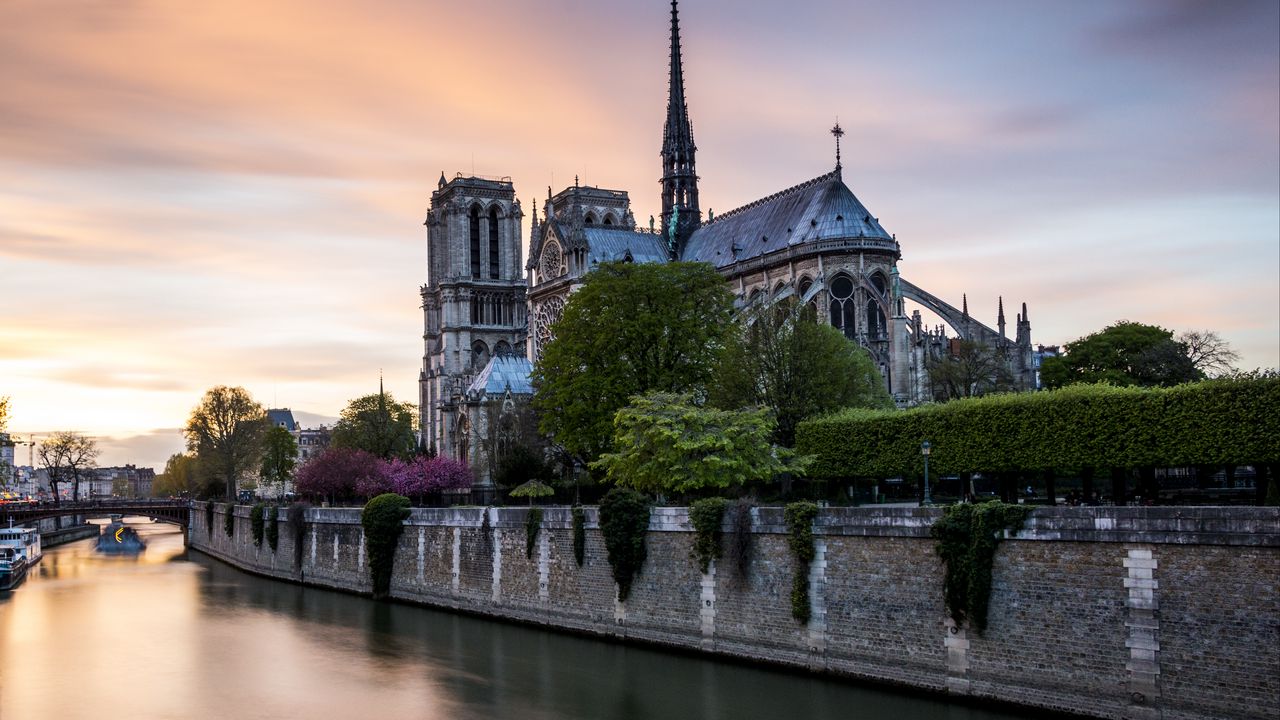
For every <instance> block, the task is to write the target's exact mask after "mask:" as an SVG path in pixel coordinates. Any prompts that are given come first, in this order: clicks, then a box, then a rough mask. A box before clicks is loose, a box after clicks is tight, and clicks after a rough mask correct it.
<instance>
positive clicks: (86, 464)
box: [36, 431, 98, 503]
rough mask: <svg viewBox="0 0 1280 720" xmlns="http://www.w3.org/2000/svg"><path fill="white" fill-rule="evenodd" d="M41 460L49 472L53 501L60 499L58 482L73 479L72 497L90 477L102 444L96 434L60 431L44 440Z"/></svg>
mask: <svg viewBox="0 0 1280 720" xmlns="http://www.w3.org/2000/svg"><path fill="white" fill-rule="evenodd" d="M36 455H37V456H38V457H39V458H40V464H41V465H43V466H44V468H45V471H46V472H48V474H49V489H50V490H52V491H53V501H54V502H55V503H57V502H60V499H61V498H60V497H59V492H58V485H59V484H61V483H64V482H70V483H72V491H71V497H72V499H76V498H78V497H79V495H80V481H81V480H84V479H86V478H87V477H88V474H89V472H90V471H92V470H93V467H94V465H95V462H96V460H97V457H98V447H97V444H96V443H94V441H93V438H90V437H86V436H84V435H81V434H80V433H77V432H67V431H60V432H56V433H54V434H52V435H50V436H49V437H48V438H46V439H45V440H44V441H43V442H41V443H40V449H39V450H37V451H36Z"/></svg>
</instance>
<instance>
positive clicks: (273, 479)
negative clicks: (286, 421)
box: [258, 425, 298, 486]
mask: <svg viewBox="0 0 1280 720" xmlns="http://www.w3.org/2000/svg"><path fill="white" fill-rule="evenodd" d="M297 461H298V441H297V440H295V439H294V438H293V433H291V432H289V431H288V430H286V429H284V428H283V427H281V426H279V425H272V426H271V427H270V428H268V429H267V432H266V434H265V435H264V436H263V439H262V465H261V467H260V469H259V470H258V477H259V478H261V480H262V482H263V483H264V484H268V485H281V486H283V485H284V483H285V481H287V480H288V479H289V478H290V477H292V476H293V467H294V465H295V464H296V463H297Z"/></svg>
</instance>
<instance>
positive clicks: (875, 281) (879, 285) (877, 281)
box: [871, 272, 889, 297]
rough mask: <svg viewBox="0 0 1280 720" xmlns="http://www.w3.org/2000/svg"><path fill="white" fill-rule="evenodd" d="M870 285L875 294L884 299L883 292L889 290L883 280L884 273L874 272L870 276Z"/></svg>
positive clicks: (887, 284)
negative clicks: (872, 286) (873, 287)
mask: <svg viewBox="0 0 1280 720" xmlns="http://www.w3.org/2000/svg"><path fill="white" fill-rule="evenodd" d="M871 284H872V285H874V286H875V288H876V294H877V295H879V296H880V297H884V294H885V292H887V291H888V289H889V283H888V281H886V280H885V279H884V273H882V272H875V273H872V274H871Z"/></svg>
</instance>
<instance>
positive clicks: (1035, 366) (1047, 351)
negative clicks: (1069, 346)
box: [1031, 345, 1062, 390]
mask: <svg viewBox="0 0 1280 720" xmlns="http://www.w3.org/2000/svg"><path fill="white" fill-rule="evenodd" d="M1061 354H1062V348H1060V347H1059V346H1057V345H1037V346H1036V349H1035V350H1033V351H1032V352H1031V369H1032V371H1033V372H1035V388H1036V389H1037V390H1039V389H1040V388H1042V387H1044V386H1043V385H1042V384H1041V383H1040V364H1041V363H1042V362H1044V359H1045V358H1047V357H1058V356H1059V355H1061Z"/></svg>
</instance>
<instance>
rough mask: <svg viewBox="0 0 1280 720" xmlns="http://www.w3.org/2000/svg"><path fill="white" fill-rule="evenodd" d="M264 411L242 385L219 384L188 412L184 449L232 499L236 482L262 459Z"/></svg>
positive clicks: (202, 471)
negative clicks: (222, 484)
mask: <svg viewBox="0 0 1280 720" xmlns="http://www.w3.org/2000/svg"><path fill="white" fill-rule="evenodd" d="M268 426H269V424H268V421H267V413H266V411H265V410H263V409H262V406H261V405H259V404H258V403H256V402H254V400H253V398H252V397H251V396H250V395H249V392H248V391H247V390H245V389H244V388H242V387H227V386H225V385H219V386H217V387H215V388H211V389H210V390H208V391H207V392H205V394H204V397H203V398H202V399H201V400H200V404H199V405H197V406H196V407H195V409H193V410H192V411H191V417H190V418H189V419H188V420H187V427H186V429H185V431H184V434H185V435H186V438H187V449H188V450H190V451H192V452H194V453H195V454H196V457H197V458H198V460H199V468H200V472H201V473H202V474H203V475H205V477H206V478H209V479H216V480H220V481H222V482H223V483H225V485H226V497H227V498H229V499H234V498H235V495H236V483H237V482H238V481H239V480H240V478H241V477H242V476H244V475H246V474H248V473H251V472H252V471H253V470H254V469H255V466H256V465H257V463H258V461H259V460H260V458H261V454H260V453H261V451H262V446H261V442H262V436H263V433H265V432H266V429H267V427H268Z"/></svg>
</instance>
